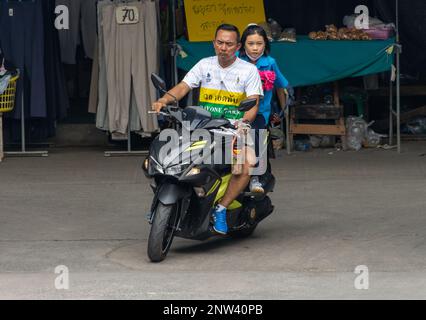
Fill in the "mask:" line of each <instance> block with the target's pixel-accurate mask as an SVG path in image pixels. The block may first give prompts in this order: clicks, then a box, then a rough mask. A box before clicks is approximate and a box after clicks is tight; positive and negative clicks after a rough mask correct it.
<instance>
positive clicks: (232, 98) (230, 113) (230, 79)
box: [183, 56, 263, 119]
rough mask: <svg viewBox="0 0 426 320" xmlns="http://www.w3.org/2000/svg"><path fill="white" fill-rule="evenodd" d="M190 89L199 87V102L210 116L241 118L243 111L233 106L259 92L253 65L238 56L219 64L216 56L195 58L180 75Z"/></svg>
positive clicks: (259, 82) (261, 92)
mask: <svg viewBox="0 0 426 320" xmlns="http://www.w3.org/2000/svg"><path fill="white" fill-rule="evenodd" d="M183 82H185V83H186V84H187V85H188V86H189V87H190V88H191V89H194V88H198V87H200V99H199V104H200V105H201V106H203V107H204V108H205V109H206V110H207V111H209V112H210V113H211V114H212V116H213V118H220V117H222V116H224V117H225V118H227V119H241V118H242V117H243V116H244V113H243V112H240V111H238V110H237V109H236V108H237V107H238V106H239V105H240V102H241V101H242V100H244V99H246V98H247V97H249V96H253V95H259V96H262V95H263V90H262V83H261V80H260V76H259V73H258V71H257V69H256V67H255V66H254V65H252V64H250V63H248V62H246V61H243V60H241V59H239V58H237V60H235V62H234V63H233V64H232V65H230V66H229V67H227V68H222V67H221V66H220V64H219V61H218V58H217V57H216V56H214V57H209V58H204V59H202V60H201V61H200V62H198V63H197V64H196V65H195V66H194V67H193V68H192V69H191V70H190V71H189V72H188V74H187V75H186V76H185V78H184V79H183Z"/></svg>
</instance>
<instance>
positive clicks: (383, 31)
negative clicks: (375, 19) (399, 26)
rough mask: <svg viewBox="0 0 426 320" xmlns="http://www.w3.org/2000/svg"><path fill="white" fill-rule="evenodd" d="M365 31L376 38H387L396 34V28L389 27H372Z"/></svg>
mask: <svg viewBox="0 0 426 320" xmlns="http://www.w3.org/2000/svg"><path fill="white" fill-rule="evenodd" d="M363 31H364V32H365V33H367V34H368V35H369V36H370V37H371V38H373V39H375V40H387V39H389V38H390V37H392V36H393V35H394V29H393V28H389V27H383V28H372V29H366V30H363Z"/></svg>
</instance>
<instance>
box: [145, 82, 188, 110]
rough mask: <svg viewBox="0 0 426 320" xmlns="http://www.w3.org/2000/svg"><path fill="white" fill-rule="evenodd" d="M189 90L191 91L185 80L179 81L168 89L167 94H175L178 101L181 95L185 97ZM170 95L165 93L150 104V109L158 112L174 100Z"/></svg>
mask: <svg viewBox="0 0 426 320" xmlns="http://www.w3.org/2000/svg"><path fill="white" fill-rule="evenodd" d="M189 91H191V88H190V87H189V86H188V85H187V84H186V83H185V82H181V83H179V84H178V85H177V86H175V87H174V88H172V89H171V90H169V94H170V95H172V96H175V97H176V99H177V100H178V101H179V100H181V99H182V98H183V97H185V96H186V95H187V94H188V92H189ZM170 95H168V94H165V95H164V96H163V97H162V98H160V99H158V100H157V101H156V102H154V103H153V104H152V110H154V111H156V112H160V111H161V108H163V107H165V106H166V105H168V104H171V103H173V102H174V101H175V100H174V99H173V97H171V96H170Z"/></svg>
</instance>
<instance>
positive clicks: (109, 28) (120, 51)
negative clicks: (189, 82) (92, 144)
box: [102, 1, 159, 134]
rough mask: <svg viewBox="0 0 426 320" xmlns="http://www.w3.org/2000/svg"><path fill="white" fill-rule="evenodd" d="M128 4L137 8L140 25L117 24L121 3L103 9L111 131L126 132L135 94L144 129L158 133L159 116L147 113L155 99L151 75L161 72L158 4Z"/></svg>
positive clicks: (149, 2) (148, 2) (147, 2)
mask: <svg viewBox="0 0 426 320" xmlns="http://www.w3.org/2000/svg"><path fill="white" fill-rule="evenodd" d="M126 5H128V6H134V7H137V8H138V10H139V23H137V24H127V25H119V24H117V21H116V8H117V7H119V6H122V4H113V5H108V6H104V7H102V16H103V18H102V19H103V25H102V28H103V38H104V49H105V63H106V76H107V85H108V118H109V130H110V131H111V132H117V133H120V134H126V133H127V126H128V124H129V106H130V101H131V94H132V92H133V93H134V96H135V99H136V103H137V106H138V112H139V117H140V119H141V123H142V127H143V130H144V131H145V132H154V131H157V130H158V122H157V117H156V116H155V115H151V114H148V111H149V110H150V106H151V105H152V103H153V102H154V101H155V100H156V90H155V88H154V86H153V85H152V84H151V80H150V75H151V73H153V72H156V73H157V72H158V69H159V52H158V26H157V11H156V4H155V2H151V1H146V2H131V3H126ZM132 89H133V91H132Z"/></svg>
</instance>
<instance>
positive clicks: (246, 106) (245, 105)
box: [238, 98, 257, 112]
mask: <svg viewBox="0 0 426 320" xmlns="http://www.w3.org/2000/svg"><path fill="white" fill-rule="evenodd" d="M256 104H257V99H256V98H253V99H246V100H243V101H241V103H240V106H239V107H238V111H241V112H247V111H250V110H251V109H252V108H253V107H254V106H255V105H256Z"/></svg>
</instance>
